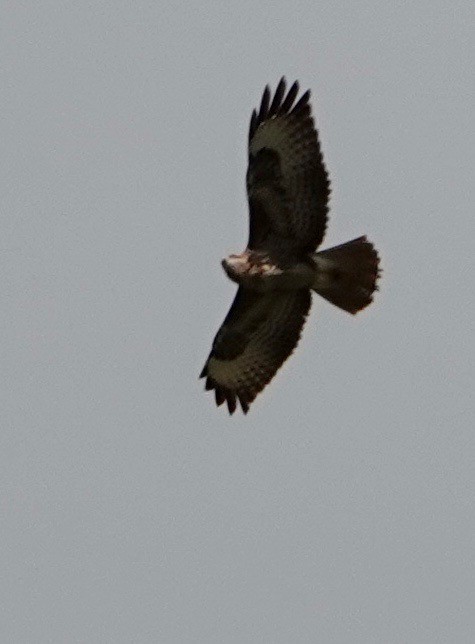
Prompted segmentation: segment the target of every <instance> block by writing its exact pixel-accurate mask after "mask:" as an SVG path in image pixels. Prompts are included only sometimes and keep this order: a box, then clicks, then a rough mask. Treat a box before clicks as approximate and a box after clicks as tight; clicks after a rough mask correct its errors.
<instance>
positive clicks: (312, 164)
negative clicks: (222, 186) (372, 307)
mask: <svg viewBox="0 0 475 644" xmlns="http://www.w3.org/2000/svg"><path fill="white" fill-rule="evenodd" d="M298 91H299V86H298V83H297V82H295V83H294V84H293V85H292V87H291V88H290V89H289V91H288V92H286V83H285V79H284V78H282V79H281V81H280V83H279V84H278V86H277V89H276V92H275V94H274V96H273V97H271V93H270V90H269V87H266V88H265V90H264V93H263V96H262V100H261V105H260V108H259V110H258V111H256V110H254V112H253V113H252V116H251V122H250V127H249V165H248V170H247V176H246V180H247V193H248V201H249V240H248V244H247V248H246V250H245V251H244V253H242V254H241V255H230V256H229V257H228V258H227V259H225V260H223V268H224V270H225V272H226V274H227V275H228V277H229V278H230V279H231V280H233V281H235V282H236V283H237V284H238V285H239V288H238V291H237V294H236V297H235V299H234V302H233V304H232V306H231V309H230V311H229V313H228V315H227V316H226V319H225V320H224V322H223V324H222V326H221V328H220V329H219V331H218V333H217V335H216V337H215V339H214V342H213V347H212V350H211V353H210V355H209V357H208V360H207V361H206V364H205V366H204V368H203V371H202V372H201V377H203V378H206V389H207V390H214V392H215V398H216V403H217V405H221V404H222V403H224V402H226V403H227V405H228V409H229V412H230V413H231V414H232V413H234V411H235V410H236V406H237V401H239V403H240V405H241V408H242V410H243V411H244V413H247V411H248V410H249V405H250V404H251V402H252V401H253V400H254V398H255V397H256V396H257V394H258V393H259V392H260V391H262V389H263V388H264V387H265V386H266V385H267V384H268V383H269V382H270V381H271V379H272V378H273V376H274V375H275V373H276V372H277V370H278V369H279V367H280V366H281V365H282V363H283V362H284V361H285V360H286V359H287V358H288V357H289V355H290V354H291V353H292V351H293V350H294V349H295V347H296V345H297V343H298V341H299V338H300V334H301V331H302V328H303V325H304V323H305V319H306V317H307V315H308V312H309V310H310V305H311V291H312V290H313V291H315V292H317V293H319V294H320V295H322V296H323V297H324V298H326V299H327V300H328V301H330V302H332V303H333V304H335V305H336V306H338V307H340V308H342V309H343V310H345V311H348V312H350V313H356V312H357V311H359V310H361V309H362V308H364V307H365V306H367V305H368V304H369V303H370V302H371V301H372V294H373V292H374V290H375V288H376V281H377V278H378V275H379V258H378V255H377V253H376V251H375V250H374V247H373V246H372V244H371V243H370V242H368V241H367V239H366V237H359V238H358V239H354V240H352V241H351V242H347V243H346V244H341V245H340V246H337V247H335V248H331V249H328V250H325V251H321V252H318V253H316V252H315V250H316V249H317V247H318V246H319V245H320V243H321V242H322V240H323V237H324V234H325V229H326V225H327V213H328V199H329V196H330V183H329V180H328V176H327V172H326V169H325V166H324V163H323V158H322V154H321V151H320V144H319V141H318V135H317V131H316V129H315V125H314V121H313V118H312V115H311V108H310V105H309V98H310V92H309V91H307V92H305V93H304V94H303V95H302V96H301V98H300V99H299V100H298V101H297V102H295V101H296V99H297V95H298ZM271 98H272V100H271Z"/></svg>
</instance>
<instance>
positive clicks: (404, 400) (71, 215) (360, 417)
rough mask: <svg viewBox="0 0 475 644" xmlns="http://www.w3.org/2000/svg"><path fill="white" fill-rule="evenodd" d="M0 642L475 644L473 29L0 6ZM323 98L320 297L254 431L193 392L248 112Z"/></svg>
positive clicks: (270, 6) (285, 6)
mask: <svg viewBox="0 0 475 644" xmlns="http://www.w3.org/2000/svg"><path fill="white" fill-rule="evenodd" d="M0 25H1V27H0V29H1V32H2V33H1V37H0V62H1V66H2V72H1V78H0V82H1V97H0V101H1V133H0V135H1V142H2V143H1V154H0V157H1V195H2V197H1V205H0V217H1V222H0V230H1V240H0V272H1V275H2V279H1V284H2V286H1V288H0V293H1V309H2V316H1V318H2V322H1V326H2V329H1V334H0V346H1V370H2V374H3V376H2V382H3V386H2V403H1V409H0V414H1V432H0V508H1V520H0V579H1V584H0V635H1V640H2V641H4V642H12V643H23V642H34V643H42V642H54V643H56V642H58V643H63V642H113V643H117V642H139V643H140V642H160V643H162V642H163V643H168V642H170V643H174V642H178V643H181V642H185V643H188V642H190V643H195V642H204V643H215V642H216V643H223V642H226V643H227V642H230V643H236V644H241V643H244V642H245V643H247V642H250V643H252V642H266V643H270V644H272V643H282V644H287V643H289V642H302V643H306V642H323V643H326V642H332V643H333V642H336V643H347V642H348V643H349V644H353V643H360V642H361V643H368V642H375V643H380V642H385V643H391V644H392V643H395V644H396V643H397V644H399V643H401V642H413V643H416V644H419V643H425V642H427V643H433V642H450V643H455V642H457V643H465V642H467V643H471V642H473V641H475V610H474V605H475V564H474V561H475V543H474V539H473V535H474V533H475V516H474V497H475V465H474V463H475V432H474V427H475V422H474V421H475V418H474V416H475V414H474V407H475V405H474V391H475V388H474V382H475V374H474V340H473V336H474V333H473V331H474V327H473V324H474V323H473V320H474V318H475V304H474V279H473V270H474V269H473V267H474V260H473V256H474V236H475V225H474V184H475V180H474V179H475V177H474V167H475V155H474V150H475V128H474V123H473V114H474V107H475V105H474V101H473V64H474V54H475V51H474V36H473V34H474V32H475V24H474V14H473V2H472V0H467V1H458V2H455V3H448V2H445V1H443V2H442V1H440V0H430V1H429V0H427V1H425V2H422V1H416V2H394V1H387V2H384V1H383V2H381V1H376V0H372V1H364V2H354V1H353V0H347V1H337V2H332V3H316V2H315V1H313V0H312V1H309V2H303V1H301V2H296V3H289V2H276V3H268V2H260V3H257V2H254V1H253V2H250V1H247V0H240V2H239V3H238V2H235V3H224V2H218V1H217V0H216V1H214V2H212V1H210V0H207V1H203V2H199V3H198V2H196V3H193V2H171V3H164V2H155V1H154V2H151V1H150V2H145V1H137V2H122V1H120V0H119V1H118V0H114V1H112V0H110V1H103V2H82V3H79V2H78V3H71V2H59V1H58V2H52V1H45V2H41V3H40V2H33V1H27V0H25V1H22V2H20V1H15V2H3V3H2V6H1V20H0ZM283 74H285V75H286V76H287V79H288V80H289V82H292V81H293V80H294V79H296V78H297V79H299V80H300V82H301V86H302V88H303V89H306V88H307V87H310V88H311V89H312V97H313V98H312V101H313V106H314V111H315V114H316V119H317V124H318V126H319V129H320V135H321V141H322V146H323V152H324V155H325V160H326V162H327V165H328V168H329V171H330V175H331V179H332V187H333V195H332V201H331V207H332V209H331V219H330V225H329V229H328V234H327V238H326V240H325V245H327V246H329V245H333V244H337V243H341V242H344V241H347V240H349V239H351V238H353V237H356V236H358V235H361V234H365V233H366V234H368V236H369V237H370V239H371V240H372V241H374V243H375V245H376V246H377V248H378V249H379V251H380V254H381V257H382V265H383V268H384V275H383V278H382V281H381V291H380V293H379V294H377V297H376V300H375V303H374V304H373V305H372V306H371V307H370V308H369V309H367V310H366V311H365V312H363V313H361V314H360V315H358V316H356V317H355V318H353V317H351V316H348V315H347V314H345V313H343V312H341V311H339V310H337V309H336V308H334V307H332V306H331V305H330V304H328V303H326V302H324V301H323V300H320V299H318V298H315V300H314V305H313V309H312V312H311V315H310V318H309V320H308V322H307V325H306V328H305V330H304V334H303V338H302V340H301V343H300V345H299V348H298V349H297V351H296V353H295V354H294V356H293V357H292V359H291V360H289V361H288V362H287V363H286V364H285V366H284V368H283V369H282V370H281V372H279V374H278V375H277V377H276V378H275V380H274V381H273V383H272V385H271V386H270V387H269V388H268V389H267V390H266V391H265V392H264V393H263V394H262V395H261V396H259V398H258V399H257V400H256V402H255V403H254V405H253V406H252V407H251V411H250V413H249V415H248V416H247V417H244V416H242V415H240V414H236V415H235V416H234V417H233V418H230V417H229V416H228V415H227V412H226V410H225V409H224V408H219V409H217V408H216V407H215V404H214V400H213V397H212V396H211V395H210V394H205V393H204V392H203V381H199V380H198V375H199V372H200V370H201V368H202V366H203V363H204V361H205V359H206V356H207V354H208V352H209V349H210V345H211V341H212V338H213V336H214V334H215V332H216V330H217V328H218V326H219V324H220V323H221V321H222V319H223V317H224V315H225V314H226V312H227V310H228V308H229V305H230V303H231V301H232V298H233V295H234V289H235V287H234V285H233V284H232V283H231V282H229V281H228V280H227V279H226V277H225V275H224V273H223V272H222V269H221V266H220V260H221V258H222V257H224V256H225V255H226V254H228V253H229V252H237V251H240V250H242V249H243V247H244V244H245V241H246V238H247V225H248V224H247V203H246V195H245V188H244V176H245V167H246V136H247V128H248V120H249V116H250V113H251V110H252V108H253V107H254V106H256V105H257V104H258V102H259V100H260V96H261V93H262V90H263V88H264V86H265V84H266V83H271V84H272V86H273V87H275V85H276V83H277V81H278V80H279V78H280V76H281V75H283Z"/></svg>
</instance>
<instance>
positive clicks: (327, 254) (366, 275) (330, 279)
mask: <svg viewBox="0 0 475 644" xmlns="http://www.w3.org/2000/svg"><path fill="white" fill-rule="evenodd" d="M313 259H314V261H315V264H316V274H315V282H314V284H313V286H312V288H313V290H314V291H316V292H317V293H318V294H319V295H321V296H322V297H324V298H325V299H327V300H328V301H329V302H331V303H332V304H335V306H338V307H340V308H341V309H343V310H344V311H348V313H353V314H354V313H357V312H358V311H361V309H364V308H365V306H368V304H370V303H371V302H372V301H373V292H374V291H375V290H376V289H377V286H376V281H377V279H378V276H379V274H380V270H379V257H378V253H377V252H376V250H375V249H374V246H373V244H371V243H370V242H369V241H368V240H367V239H366V237H358V238H357V239H353V240H352V241H349V242H346V244H341V245H340V246H335V247H334V248H329V249H328V250H323V251H320V252H319V253H315V255H314V256H313Z"/></svg>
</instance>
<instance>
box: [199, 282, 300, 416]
mask: <svg viewBox="0 0 475 644" xmlns="http://www.w3.org/2000/svg"><path fill="white" fill-rule="evenodd" d="M310 305H311V294H310V291H308V290H307V289H303V290H298V291H283V292H273V293H257V292H254V291H249V290H244V289H242V288H239V289H238V292H237V294H236V297H235V299H234V302H233V304H232V306H231V309H230V310H229V313H228V315H227V316H226V319H225V320H224V322H223V324H222V326H221V328H220V329H219V331H218V333H217V334H216V337H215V339H214V342H213V348H212V350H211V353H210V355H209V357H208V360H207V361H206V364H205V366H204V368H203V371H202V372H201V376H200V377H201V378H206V389H208V390H209V389H214V391H215V397H216V404H217V405H221V404H222V403H223V402H225V401H226V402H227V405H228V409H229V413H230V414H232V413H233V412H234V411H235V409H236V401H237V400H239V402H240V403H241V407H242V410H243V411H244V413H247V411H248V410H249V405H250V404H251V403H252V401H253V400H254V398H255V397H256V396H257V394H258V393H259V392H260V391H262V389H264V387H265V386H266V385H267V384H268V383H269V382H270V381H271V380H272V378H273V377H274V375H275V374H276V372H277V370H278V369H279V367H280V366H281V365H282V363H283V362H284V361H285V360H286V359H287V358H288V357H289V355H290V354H291V353H292V351H293V350H294V349H295V347H296V346H297V343H298V341H299V338H300V333H301V331H302V327H303V325H304V323H305V319H306V317H307V315H308V312H309V310H310Z"/></svg>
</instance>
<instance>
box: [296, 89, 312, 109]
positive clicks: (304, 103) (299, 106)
mask: <svg viewBox="0 0 475 644" xmlns="http://www.w3.org/2000/svg"><path fill="white" fill-rule="evenodd" d="M309 100H310V90H309V89H308V90H307V91H306V92H305V94H302V96H301V97H300V98H299V100H298V102H297V103H296V104H295V107H294V108H293V110H292V114H297V113H298V112H300V111H301V110H303V109H304V108H305V107H306V106H307V105H308V102H309Z"/></svg>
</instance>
